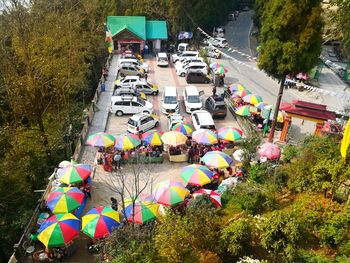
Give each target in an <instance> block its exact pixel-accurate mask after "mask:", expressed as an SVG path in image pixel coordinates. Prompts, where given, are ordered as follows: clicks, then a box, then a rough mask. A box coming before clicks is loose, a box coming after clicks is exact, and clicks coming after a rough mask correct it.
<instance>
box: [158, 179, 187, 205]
mask: <svg viewBox="0 0 350 263" xmlns="http://www.w3.org/2000/svg"><path fill="white" fill-rule="evenodd" d="M189 193H190V192H189V191H188V190H187V189H186V188H185V187H184V185H183V184H182V183H181V182H177V181H173V180H165V181H163V182H160V183H159V184H157V185H156V188H155V193H154V197H155V199H156V200H157V203H158V204H162V205H165V206H174V205H177V204H179V203H182V202H183V201H184V199H185V197H186V196H187V195H188V194H189Z"/></svg>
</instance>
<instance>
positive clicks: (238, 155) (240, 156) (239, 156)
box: [232, 149, 244, 162]
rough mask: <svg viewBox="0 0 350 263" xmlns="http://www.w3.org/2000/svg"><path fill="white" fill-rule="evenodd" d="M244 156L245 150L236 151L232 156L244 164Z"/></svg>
mask: <svg viewBox="0 0 350 263" xmlns="http://www.w3.org/2000/svg"><path fill="white" fill-rule="evenodd" d="M243 156H244V150H243V149H238V150H237V151H235V152H234V153H233V154H232V157H233V158H234V159H235V160H236V161H238V162H242V161H243Z"/></svg>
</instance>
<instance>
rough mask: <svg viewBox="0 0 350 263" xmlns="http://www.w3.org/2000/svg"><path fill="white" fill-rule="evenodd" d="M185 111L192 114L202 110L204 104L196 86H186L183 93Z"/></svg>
mask: <svg viewBox="0 0 350 263" xmlns="http://www.w3.org/2000/svg"><path fill="white" fill-rule="evenodd" d="M183 96H184V103H185V111H186V112H187V113H191V112H193V111H196V110H201V109H202V102H201V97H200V95H199V92H198V90H197V88H196V87H195V86H186V87H185V89H184V91H183Z"/></svg>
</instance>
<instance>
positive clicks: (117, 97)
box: [112, 95, 138, 101]
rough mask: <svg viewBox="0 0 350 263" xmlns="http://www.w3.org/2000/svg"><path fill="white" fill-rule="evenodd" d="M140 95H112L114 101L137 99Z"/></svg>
mask: <svg viewBox="0 0 350 263" xmlns="http://www.w3.org/2000/svg"><path fill="white" fill-rule="evenodd" d="M137 99H138V97H135V96H132V95H131V96H120V95H119V96H112V100H113V101H135V100H137Z"/></svg>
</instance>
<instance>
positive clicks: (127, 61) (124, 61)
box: [119, 58, 149, 73]
mask: <svg viewBox="0 0 350 263" xmlns="http://www.w3.org/2000/svg"><path fill="white" fill-rule="evenodd" d="M124 64H128V65H130V64H132V65H135V66H139V67H140V68H142V69H143V70H144V71H145V72H146V73H148V72H149V65H148V64H147V63H143V62H141V61H140V60H138V59H135V58H122V59H119V68H120V67H121V66H122V65H124Z"/></svg>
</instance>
